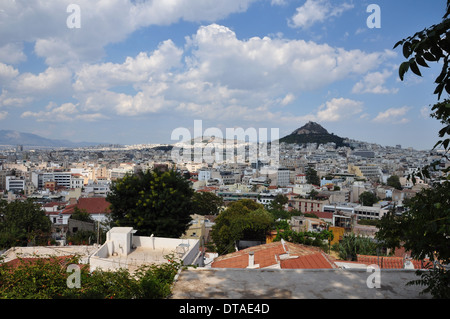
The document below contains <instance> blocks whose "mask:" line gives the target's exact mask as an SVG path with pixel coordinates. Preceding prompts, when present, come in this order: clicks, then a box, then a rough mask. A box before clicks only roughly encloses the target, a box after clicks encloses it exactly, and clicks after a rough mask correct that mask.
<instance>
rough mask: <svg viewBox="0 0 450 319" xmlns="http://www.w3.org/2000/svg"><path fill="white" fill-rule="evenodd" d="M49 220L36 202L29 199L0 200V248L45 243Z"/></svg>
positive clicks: (47, 238)
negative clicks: (9, 201)
mask: <svg viewBox="0 0 450 319" xmlns="http://www.w3.org/2000/svg"><path fill="white" fill-rule="evenodd" d="M50 231H51V221H50V219H49V218H48V217H47V216H46V215H45V212H44V211H43V210H42V209H41V207H40V206H39V205H38V204H35V203H33V202H32V201H30V200H27V201H23V202H22V201H13V202H11V203H8V202H6V201H1V202H0V248H9V247H12V246H26V245H27V244H28V243H29V242H33V243H34V244H36V245H39V244H45V245H46V244H47V242H48V240H49V239H50V238H51V236H50Z"/></svg>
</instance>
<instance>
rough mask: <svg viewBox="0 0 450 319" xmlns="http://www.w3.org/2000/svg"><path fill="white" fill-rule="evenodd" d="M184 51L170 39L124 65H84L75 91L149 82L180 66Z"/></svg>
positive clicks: (78, 75) (79, 72) (129, 58)
mask: <svg viewBox="0 0 450 319" xmlns="http://www.w3.org/2000/svg"><path fill="white" fill-rule="evenodd" d="M182 54H183V51H182V50H181V49H178V48H177V47H176V46H175V44H174V43H173V42H172V41H171V40H167V41H164V42H163V43H161V44H160V45H159V47H158V49H157V50H155V51H154V52H153V53H152V54H151V55H149V54H147V53H145V52H141V53H139V54H138V55H137V56H136V57H135V58H131V57H128V58H127V59H126V60H125V62H124V63H123V64H117V63H103V64H93V65H87V66H84V67H83V68H82V69H81V70H79V71H78V72H77V75H76V78H77V79H76V82H75V84H74V88H75V89H76V90H78V91H89V90H98V89H106V88H111V87H115V86H123V85H130V84H131V85H133V84H139V83H144V82H148V81H151V80H152V79H151V77H153V76H156V77H159V76H160V75H163V74H165V72H168V71H169V70H170V69H172V68H173V67H176V66H178V65H179V64H180V61H181V56H182Z"/></svg>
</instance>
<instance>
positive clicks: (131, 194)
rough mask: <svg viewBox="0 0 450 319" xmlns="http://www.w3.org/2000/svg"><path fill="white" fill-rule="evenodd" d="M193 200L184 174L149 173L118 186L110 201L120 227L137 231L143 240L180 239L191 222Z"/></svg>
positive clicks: (114, 219)
mask: <svg viewBox="0 0 450 319" xmlns="http://www.w3.org/2000/svg"><path fill="white" fill-rule="evenodd" d="M192 196H193V190H192V189H191V187H190V185H189V182H188V181H187V180H186V179H185V178H184V177H183V176H182V175H181V174H179V173H177V172H175V171H173V170H170V171H166V172H161V171H159V170H154V171H150V170H148V171H146V172H140V173H137V174H134V175H127V176H125V177H124V178H122V179H120V180H118V181H116V182H114V183H113V185H112V186H111V192H110V193H109V195H108V196H107V201H108V202H110V203H111V216H112V219H113V221H114V223H115V225H116V226H122V227H124V226H128V227H133V228H135V229H136V230H137V231H138V232H139V234H140V235H141V236H151V235H152V234H154V235H155V236H160V237H170V238H178V237H180V236H181V235H183V234H184V233H185V232H186V230H187V228H188V226H189V222H190V221H191V217H190V214H191V212H192V208H193V204H192Z"/></svg>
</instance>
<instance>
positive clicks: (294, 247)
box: [211, 242, 336, 269]
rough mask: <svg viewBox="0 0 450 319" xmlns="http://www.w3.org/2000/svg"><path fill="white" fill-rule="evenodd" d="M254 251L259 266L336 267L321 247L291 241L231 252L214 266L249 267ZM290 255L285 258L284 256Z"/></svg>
mask: <svg viewBox="0 0 450 319" xmlns="http://www.w3.org/2000/svg"><path fill="white" fill-rule="evenodd" d="M250 252H253V253H254V264H255V265H259V267H258V268H266V267H270V266H275V265H278V264H279V265H280V267H281V268H286V269H329V268H336V266H335V265H334V263H333V262H332V261H331V258H329V257H327V256H326V255H325V254H324V253H323V252H322V251H321V250H320V249H319V248H316V247H312V246H305V245H299V244H292V243H289V242H284V245H283V243H281V242H273V243H270V244H264V245H259V246H254V247H250V248H246V249H243V250H240V251H237V252H234V253H231V254H227V255H224V256H220V257H218V258H216V259H215V260H214V262H213V263H212V265H211V267H212V268H247V267H248V265H249V253H250ZM287 253H289V257H288V258H286V259H284V258H283V257H287V256H288V255H287Z"/></svg>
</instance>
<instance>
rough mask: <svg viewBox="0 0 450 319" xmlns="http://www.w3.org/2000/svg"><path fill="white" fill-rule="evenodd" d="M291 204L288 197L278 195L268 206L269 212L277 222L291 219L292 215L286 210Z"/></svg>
mask: <svg viewBox="0 0 450 319" xmlns="http://www.w3.org/2000/svg"><path fill="white" fill-rule="evenodd" d="M288 202H289V199H288V198H287V196H286V195H283V194H277V195H276V196H275V198H274V199H273V200H272V201H271V202H270V204H269V205H268V206H267V211H268V212H269V213H270V214H272V216H273V218H274V219H275V220H277V219H288V218H290V217H291V213H290V212H288V211H286V210H285V209H284V206H285V205H286V204H287V203H288Z"/></svg>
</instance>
